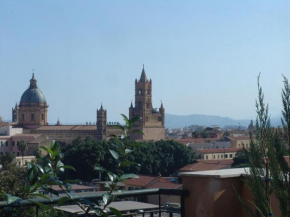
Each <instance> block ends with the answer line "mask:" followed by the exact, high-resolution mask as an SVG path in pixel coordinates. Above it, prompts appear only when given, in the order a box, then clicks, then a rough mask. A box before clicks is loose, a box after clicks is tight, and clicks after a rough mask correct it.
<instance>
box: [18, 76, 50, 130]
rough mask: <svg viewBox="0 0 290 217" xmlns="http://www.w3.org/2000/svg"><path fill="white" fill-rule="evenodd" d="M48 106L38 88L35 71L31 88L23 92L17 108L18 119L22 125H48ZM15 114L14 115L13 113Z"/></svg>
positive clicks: (31, 80)
mask: <svg viewBox="0 0 290 217" xmlns="http://www.w3.org/2000/svg"><path fill="white" fill-rule="evenodd" d="M47 108H48V105H47V103H46V99H45V96H44V95H43V93H42V92H41V91H40V89H38V86H37V80H36V79H35V78H34V73H33V75H32V78H31V79H30V86H29V88H28V89H27V90H26V91H25V92H24V93H23V94H22V96H21V99H20V104H19V107H18V109H17V111H18V112H17V121H18V124H21V125H47ZM13 116H14V115H13Z"/></svg>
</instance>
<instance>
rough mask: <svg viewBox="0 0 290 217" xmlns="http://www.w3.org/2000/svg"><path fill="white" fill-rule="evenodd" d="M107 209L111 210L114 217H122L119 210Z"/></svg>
mask: <svg viewBox="0 0 290 217" xmlns="http://www.w3.org/2000/svg"><path fill="white" fill-rule="evenodd" d="M109 209H110V210H111V212H113V213H114V214H115V215H116V217H122V213H121V212H120V211H119V210H117V209H115V208H113V207H109Z"/></svg>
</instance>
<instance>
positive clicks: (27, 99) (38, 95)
mask: <svg viewBox="0 0 290 217" xmlns="http://www.w3.org/2000/svg"><path fill="white" fill-rule="evenodd" d="M22 103H46V100H45V96H44V95H43V93H42V92H41V91H40V90H39V89H38V87H37V81H36V79H35V78H34V74H33V76H32V79H31V80H30V86H29V88H28V89H27V90H26V91H25V92H24V93H23V94H22V96H21V100H20V104H22Z"/></svg>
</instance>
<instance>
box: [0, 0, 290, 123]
mask: <svg viewBox="0 0 290 217" xmlns="http://www.w3.org/2000/svg"><path fill="white" fill-rule="evenodd" d="M289 11H290V1H286V0H285V1H279V0H277V1H270V0H269V1H267V0H261V1H259V0H256V1H252V0H243V1H236V0H231V1H227V0H223V1H216V0H214V1H210V0H205V1H194V0H192V1H185V0H179V1H171V0H158V1H156V0H146V1H135V0H124V1H119V0H115V1H113V0H103V1H100V0H84V1H81V0H66V1H65V0H50V1H39V0H27V1H22V0H18V1H17V0H0V83H1V92H0V93H1V94H0V97H1V99H0V115H1V116H3V118H4V119H6V120H10V119H11V108H12V107H13V106H14V105H15V103H19V101H20V98H21V95H22V94H23V92H24V91H25V90H26V89H27V88H28V86H29V80H30V79H31V76H32V71H33V70H34V73H35V78H36V79H37V80H38V87H39V89H40V90H41V91H42V92H43V93H44V95H45V97H46V100H47V102H48V104H49V111H48V122H49V123H50V124H55V123H56V122H57V119H58V117H59V119H60V121H61V122H62V123H85V122H95V121H96V109H98V108H99V107H100V106H101V103H102V104H103V106H104V108H106V109H107V111H108V112H107V114H108V121H120V120H122V118H121V116H120V114H121V113H123V114H126V115H128V108H129V106H130V103H131V101H132V100H134V85H135V79H136V78H138V79H139V77H140V75H141V71H142V66H143V64H144V65H145V71H146V74H147V77H148V78H151V79H152V82H153V90H152V91H153V106H154V107H155V108H159V107H160V102H161V101H162V102H163V105H164V107H165V112H166V113H168V114H177V115H188V114H205V115H218V116H224V117H231V118H234V119H251V118H255V117H256V113H255V99H256V98H257V76H258V74H259V73H260V72H261V85H262V87H263V90H264V93H265V101H266V102H267V103H269V108H270V113H271V115H272V116H273V117H274V116H278V115H280V111H281V105H282V103H281V97H280V96H281V89H282V87H283V78H282V74H284V75H285V76H286V77H288V78H289V79H290V61H289V58H290V13H289ZM133 102H134V101H133Z"/></svg>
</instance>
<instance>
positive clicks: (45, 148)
mask: <svg viewBox="0 0 290 217" xmlns="http://www.w3.org/2000/svg"><path fill="white" fill-rule="evenodd" d="M39 148H41V149H43V150H44V151H46V152H47V153H48V154H49V155H50V156H51V155H53V151H52V150H51V149H50V148H47V147H45V146H40V147H39Z"/></svg>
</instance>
